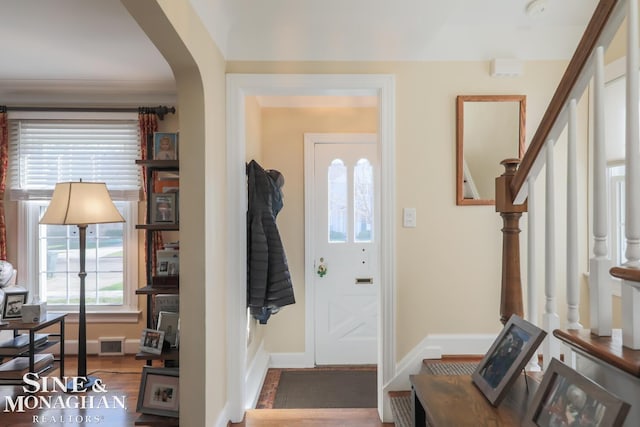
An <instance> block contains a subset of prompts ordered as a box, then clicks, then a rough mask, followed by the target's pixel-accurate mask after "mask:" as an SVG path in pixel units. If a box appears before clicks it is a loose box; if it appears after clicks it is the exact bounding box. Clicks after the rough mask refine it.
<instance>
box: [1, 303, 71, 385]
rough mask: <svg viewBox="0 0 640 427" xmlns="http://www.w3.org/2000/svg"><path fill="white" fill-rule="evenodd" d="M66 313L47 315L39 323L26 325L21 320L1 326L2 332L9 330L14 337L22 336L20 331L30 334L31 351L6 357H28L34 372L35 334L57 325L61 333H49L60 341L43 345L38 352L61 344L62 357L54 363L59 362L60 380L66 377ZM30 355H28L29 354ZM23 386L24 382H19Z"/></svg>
mask: <svg viewBox="0 0 640 427" xmlns="http://www.w3.org/2000/svg"><path fill="white" fill-rule="evenodd" d="M66 316H67V315H66V313H62V314H53V313H49V314H47V318H46V319H44V320H43V321H41V322H38V323H24V322H22V321H21V320H14V321H9V324H8V325H2V326H0V331H3V330H5V331H6V330H8V331H13V336H14V337H16V336H18V335H19V334H20V331H26V332H28V333H29V349H28V350H27V352H26V353H24V352H23V353H17V354H15V355H14V356H6V357H28V358H29V372H33V371H34V369H33V367H34V357H35V353H36V348H35V345H34V341H35V334H36V332H38V331H41V330H42V329H45V328H47V327H49V326H53V325H55V324H56V323H57V324H58V325H59V328H60V329H59V331H60V332H59V333H57V334H56V333H49V334H48V335H49V336H50V337H51V336H53V337H58V341H48V340H47V344H43V345H42V347H38V350H41V349H42V348H43V347H44V348H46V347H50V346H52V345H54V344H56V343H59V344H60V357H59V358H57V359H54V360H53V361H54V362H58V364H59V366H60V378H63V377H64V318H65V317H66ZM27 353H28V354H27ZM19 383H20V384H22V381H21V380H20V382H19Z"/></svg>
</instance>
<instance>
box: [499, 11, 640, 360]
mask: <svg viewBox="0 0 640 427" xmlns="http://www.w3.org/2000/svg"><path fill="white" fill-rule="evenodd" d="M625 18H627V19H626V22H627V24H626V25H627V35H628V40H627V71H626V79H627V95H626V111H627V118H626V158H625V165H626V178H625V179H626V181H625V189H626V197H625V199H626V212H625V217H626V224H625V231H626V240H627V250H626V258H627V260H628V263H627V264H625V266H623V267H618V268H616V269H613V270H612V272H611V274H613V275H614V276H616V277H621V278H622V279H623V294H622V298H623V309H622V310H623V315H622V317H623V326H622V328H623V337H624V338H623V340H624V345H625V346H627V347H630V348H634V349H638V348H640V273H639V272H638V271H637V269H638V268H640V137H639V133H640V132H639V128H640V127H639V116H640V111H639V104H638V102H639V100H638V90H639V89H638V0H600V2H599V3H598V5H597V7H596V9H595V11H594V13H593V16H592V18H591V20H590V22H589V24H588V26H587V29H586V31H585V33H584V35H583V37H582V39H581V40H580V43H579V45H578V47H577V49H576V51H575V53H574V55H573V57H572V59H571V61H570V62H569V64H568V66H567V70H566V71H565V74H564V75H563V77H562V79H561V81H560V83H559V85H558V88H557V89H556V92H555V94H554V96H553V97H552V99H551V102H550V103H549V107H548V109H547V110H546V112H545V114H544V116H543V118H542V120H541V122H540V125H539V127H538V129H537V131H536V133H535V134H534V136H533V138H532V140H531V143H530V144H529V147H528V149H527V151H526V153H525V155H524V157H523V158H522V160H521V162H520V165H519V167H518V168H517V170H516V171H515V173H511V176H509V177H508V178H507V179H503V177H504V176H505V175H509V172H506V173H505V175H503V177H500V178H498V180H496V210H498V211H499V212H501V215H503V217H504V212H503V211H502V210H501V209H505V210H506V212H510V211H511V212H512V211H513V210H514V207H516V208H515V209H517V207H518V206H525V209H524V210H526V211H527V215H525V217H526V218H527V221H528V247H527V259H526V262H527V265H528V266H527V310H526V311H527V315H526V318H527V319H528V320H530V321H532V322H533V323H538V307H537V305H536V300H537V295H538V287H537V281H538V278H537V277H536V267H537V265H536V263H537V260H536V258H535V254H536V247H537V246H538V245H539V244H540V243H541V242H540V237H539V236H538V235H537V233H536V232H537V231H538V228H539V224H538V221H539V218H537V214H536V207H537V204H538V201H539V199H540V197H538V195H537V194H536V189H538V190H540V187H539V186H538V187H536V185H535V183H536V180H537V178H538V177H539V175H540V173H541V171H542V169H543V168H544V169H545V184H544V193H545V194H544V195H543V197H542V198H543V199H544V201H545V204H544V209H545V213H544V223H543V224H542V226H543V227H544V230H545V232H544V238H543V242H542V243H543V244H544V254H545V259H544V271H545V273H544V283H545V286H544V301H545V304H544V312H543V314H542V327H543V328H544V329H545V330H546V331H547V332H548V333H549V334H548V339H546V340H545V344H544V345H543V349H542V353H543V360H544V362H545V367H546V365H547V364H548V363H549V362H550V360H551V358H553V357H556V358H558V357H559V356H560V344H559V342H558V341H557V339H556V338H555V337H553V334H552V333H551V332H552V331H553V330H554V329H557V328H559V327H560V319H559V316H558V310H557V299H556V292H557V291H558V286H557V285H556V281H557V280H556V271H557V270H556V260H557V258H558V256H557V255H558V254H557V252H558V248H557V247H556V225H557V223H558V222H559V221H560V219H559V218H558V216H557V215H556V212H555V211H556V202H557V200H556V199H557V198H558V195H557V193H558V192H557V188H556V184H555V181H556V177H555V170H556V168H555V151H556V146H555V145H556V141H558V139H559V138H561V134H562V133H563V132H565V131H566V135H567V136H566V138H567V153H566V158H567V165H566V171H567V179H566V181H567V189H566V213H567V218H566V230H567V237H566V247H565V248H564V249H565V250H566V262H567V265H566V302H567V307H566V313H567V315H566V322H563V323H564V327H566V328H567V329H581V328H582V326H581V324H580V318H579V301H580V277H579V273H578V270H579V268H578V267H579V257H578V254H579V248H578V242H579V235H578V228H577V218H578V215H579V211H580V208H581V206H579V204H578V200H579V197H578V196H579V193H578V189H579V181H578V172H577V171H578V166H579V164H578V159H577V155H576V152H577V146H578V125H579V123H578V114H577V104H578V101H579V100H580V99H581V97H582V96H583V94H584V93H586V92H587V91H588V90H589V85H591V87H592V88H593V89H592V91H593V104H592V105H593V107H594V108H593V132H592V141H591V142H592V145H593V161H592V162H591V163H592V166H591V167H592V169H591V171H590V174H591V176H592V177H593V180H592V182H593V185H592V187H593V190H592V191H593V193H592V194H590V195H589V196H588V197H586V198H584V199H585V200H584V203H585V206H586V204H587V200H590V201H591V202H592V205H593V212H592V216H591V224H592V239H593V245H592V246H593V254H592V255H591V257H590V262H589V298H590V301H589V306H590V323H591V332H592V333H593V334H595V335H598V336H609V335H611V329H612V292H611V282H612V280H611V275H610V272H609V270H610V269H611V260H610V258H609V255H608V250H607V240H608V238H609V237H608V234H609V225H608V218H607V209H608V203H609V202H608V199H607V196H606V194H607V191H606V174H607V170H606V168H607V165H606V155H605V136H604V135H605V133H604V129H605V123H604V117H605V114H604V108H605V101H604V92H605V78H604V51H605V49H606V48H607V46H608V45H609V44H610V43H611V41H612V40H613V38H614V36H615V34H616V33H617V31H618V29H619V28H620V25H621V24H622V22H623V21H624V20H625ZM501 186H502V188H501ZM500 197H503V200H501V201H500V200H499V198H500ZM584 209H585V207H584V206H583V207H582V211H584ZM505 224H506V222H505ZM505 228H506V227H505ZM516 228H517V226H516ZM504 230H505V229H503V232H504ZM518 232H519V230H518ZM504 233H505V234H504V236H503V239H504V241H505V245H504V246H503V247H504V248H506V247H507V245H506V241H507V240H508V239H512V238H513V236H512V235H513V231H510V235H507V234H506V233H507V232H504ZM516 234H517V233H516ZM512 243H513V242H512ZM509 246H510V247H512V246H513V244H511V245H509ZM515 250H516V251H517V248H516V249H515ZM513 258H517V259H519V254H515V253H513V252H511V249H510V252H508V253H507V252H506V251H504V249H503V275H502V277H503V283H502V291H503V295H502V297H501V299H502V305H501V318H502V319H504V318H505V317H508V315H510V314H511V313H516V314H522V313H519V312H518V301H517V300H518V298H520V299H521V298H522V296H521V295H522V289H521V287H520V277H519V271H518V272H517V274H514V273H513V271H510V270H512V269H513ZM505 282H506V283H505ZM505 302H506V303H505ZM504 304H507V305H506V306H505V305H504ZM521 304H522V303H521V302H520V306H521Z"/></svg>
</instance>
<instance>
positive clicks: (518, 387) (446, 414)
mask: <svg viewBox="0 0 640 427" xmlns="http://www.w3.org/2000/svg"><path fill="white" fill-rule="evenodd" d="M410 381H411V399H412V409H413V426H414V427H418V426H419V427H423V426H424V425H425V423H426V422H428V423H429V426H432V427H449V426H456V427H478V426H492V427H500V426H504V427H514V426H519V425H521V423H522V421H523V420H524V417H525V415H526V412H527V408H528V406H529V404H530V402H531V400H533V396H534V394H535V392H536V390H537V388H538V385H539V383H538V382H537V381H536V380H534V379H533V378H531V377H529V378H527V381H526V383H525V376H524V375H520V376H519V377H518V379H517V381H515V383H514V384H513V386H512V387H511V388H510V389H509V392H508V394H507V396H506V397H505V398H504V400H503V401H502V403H500V405H499V406H498V407H497V408H496V407H493V406H491V404H490V403H489V402H488V401H487V399H485V397H484V395H483V394H482V392H481V391H480V389H478V388H477V387H476V386H475V385H474V384H473V383H472V382H471V376H470V375H411V376H410ZM527 386H528V390H527Z"/></svg>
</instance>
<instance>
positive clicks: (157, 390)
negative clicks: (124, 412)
mask: <svg viewBox="0 0 640 427" xmlns="http://www.w3.org/2000/svg"><path fill="white" fill-rule="evenodd" d="M179 380H180V378H179V375H178V370H177V369H173V368H154V367H151V366H145V367H143V368H142V379H141V381H140V391H139V392H138V404H137V406H136V411H137V412H140V413H141V414H152V415H162V416H165V417H175V418H178V417H179V414H180V407H179V400H180V387H179V383H180V381H179Z"/></svg>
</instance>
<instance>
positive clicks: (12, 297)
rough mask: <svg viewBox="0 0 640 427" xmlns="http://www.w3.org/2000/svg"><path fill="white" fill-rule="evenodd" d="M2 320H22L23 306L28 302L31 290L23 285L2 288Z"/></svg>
mask: <svg viewBox="0 0 640 427" xmlns="http://www.w3.org/2000/svg"><path fill="white" fill-rule="evenodd" d="M2 293H3V294H4V295H3V298H2V320H22V306H23V305H25V304H26V303H27V298H28V297H29V291H28V290H27V289H25V288H21V287H17V286H16V287H11V288H8V289H7V288H5V289H3V290H2Z"/></svg>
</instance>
